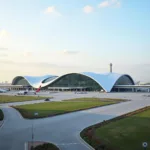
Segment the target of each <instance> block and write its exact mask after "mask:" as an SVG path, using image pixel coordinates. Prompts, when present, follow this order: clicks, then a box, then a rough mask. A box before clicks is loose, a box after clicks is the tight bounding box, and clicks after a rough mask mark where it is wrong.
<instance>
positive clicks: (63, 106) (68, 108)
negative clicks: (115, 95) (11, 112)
mask: <svg viewBox="0 0 150 150" xmlns="http://www.w3.org/2000/svg"><path fill="white" fill-rule="evenodd" d="M117 102H118V101H117ZM117 102H116V101H113V100H111V101H106V102H105V101H100V100H99V99H96V98H93V100H92V99H91V98H89V99H88V98H87V101H86V102H85V101H82V99H80V98H79V99H78V101H74V102H72V101H71V100H70V101H62V102H48V103H40V104H30V105H22V106H16V107H14V108H16V109H17V110H19V111H20V113H21V114H22V115H23V117H25V118H35V117H34V112H38V113H39V115H38V118H42V117H48V116H54V115H58V114H64V113H68V112H73V111H78V110H84V109H89V108H94V107H98V106H104V105H109V104H114V103H117Z"/></svg>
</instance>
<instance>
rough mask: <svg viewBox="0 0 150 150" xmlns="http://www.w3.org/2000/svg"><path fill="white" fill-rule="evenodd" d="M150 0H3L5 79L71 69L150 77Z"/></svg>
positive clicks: (0, 27)
mask: <svg viewBox="0 0 150 150" xmlns="http://www.w3.org/2000/svg"><path fill="white" fill-rule="evenodd" d="M149 8H150V1H149V0H144V1H142V0H74V1H73V0H72V1H70V0H36V1H34V0H13V1H12V0H5V1H2V0H0V64H1V65H2V66H4V67H3V68H1V72H2V74H1V75H0V77H1V80H9V81H11V79H12V78H13V77H14V76H16V75H18V74H20V75H44V74H58V75H59V74H62V73H66V72H82V71H93V72H107V71H108V64H109V63H110V62H112V63H113V64H114V68H113V69H114V72H119V73H127V74H130V75H131V76H133V78H134V79H135V80H141V81H150V78H149V75H148V74H149V73H150V67H149V66H150V60H149V56H150V50H149V49H150V42H149V39H150V9H149Z"/></svg>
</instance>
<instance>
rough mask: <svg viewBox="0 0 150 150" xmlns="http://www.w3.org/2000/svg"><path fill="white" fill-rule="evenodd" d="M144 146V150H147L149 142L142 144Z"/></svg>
mask: <svg viewBox="0 0 150 150" xmlns="http://www.w3.org/2000/svg"><path fill="white" fill-rule="evenodd" d="M142 146H143V147H144V150H146V148H147V146H148V144H147V142H143V143H142Z"/></svg>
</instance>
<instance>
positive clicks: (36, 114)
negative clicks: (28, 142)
mask: <svg viewBox="0 0 150 150" xmlns="http://www.w3.org/2000/svg"><path fill="white" fill-rule="evenodd" d="M34 116H38V112H35V113H34ZM33 123H34V119H33V121H32V148H33V142H34V130H33ZM31 150H32V149H31Z"/></svg>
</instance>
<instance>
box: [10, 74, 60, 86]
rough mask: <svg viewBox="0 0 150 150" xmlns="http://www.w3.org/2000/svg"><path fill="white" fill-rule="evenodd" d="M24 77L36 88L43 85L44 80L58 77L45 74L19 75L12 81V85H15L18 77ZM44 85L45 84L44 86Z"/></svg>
mask: <svg viewBox="0 0 150 150" xmlns="http://www.w3.org/2000/svg"><path fill="white" fill-rule="evenodd" d="M20 77H21V78H24V79H25V80H26V81H27V82H28V83H29V85H30V86H32V87H34V88H38V87H39V86H40V85H41V86H42V82H43V81H44V80H46V79H49V78H54V77H57V76H55V75H45V76H17V77H15V78H14V79H13V81H12V85H14V83H15V81H16V80H17V79H18V78H20ZM42 87H43V86H42Z"/></svg>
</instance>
